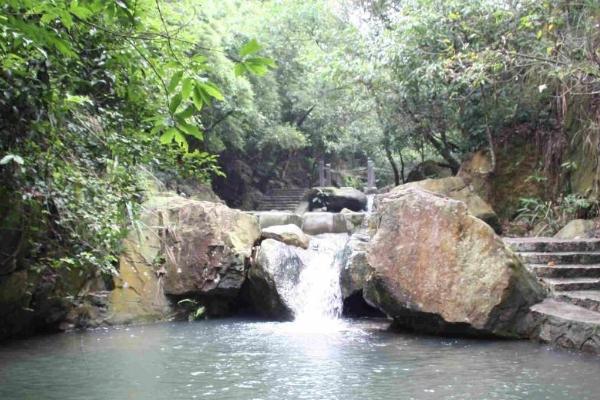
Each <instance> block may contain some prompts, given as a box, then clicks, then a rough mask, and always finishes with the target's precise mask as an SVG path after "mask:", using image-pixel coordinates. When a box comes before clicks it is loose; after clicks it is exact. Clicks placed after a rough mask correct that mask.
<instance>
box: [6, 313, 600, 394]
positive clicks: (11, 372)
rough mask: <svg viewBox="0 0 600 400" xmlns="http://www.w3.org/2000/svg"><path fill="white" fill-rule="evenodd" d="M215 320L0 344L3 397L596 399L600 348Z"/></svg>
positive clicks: (365, 325) (347, 325)
mask: <svg viewBox="0 0 600 400" xmlns="http://www.w3.org/2000/svg"><path fill="white" fill-rule="evenodd" d="M325 328H327V329H323V330H303V329H299V326H298V325H297V324H294V323H270V322H253V321H240V320H215V321H204V322H198V323H171V324H159V325H152V326H140V327H129V328H111V329H101V330H96V331H91V332H83V333H73V334H63V335H52V336H45V337H38V338H33V339H28V340H23V341H18V342H13V343H10V344H8V345H4V346H2V347H0V399H3V400H4V399H6V400H9V399H10V400H20V399H35V400H45V399H48V400H52V399H56V400H82V399H85V400H117V399H148V400H163V399H164V400H167V399H168V400H177V399H232V400H237V399H240V400H242V399H243V400H247V399H265V400H267V399H272V400H276V399H277V400H279V399H319V400H320V399H339V400H351V399H361V400H362V399H364V400H370V399H373V400H385V399H401V400H408V399H436V400H437V399H461V400H465V399H477V400H485V399H502V400H509V399H527V400H542V399H544V400H546V399H549V400H554V399H578V400H585V399H590V400H596V399H599V398H600V386H599V385H598V378H599V377H600V358H598V357H595V356H586V355H581V354H575V353H570V352H565V351H556V350H551V349H548V348H546V347H545V346H541V345H537V344H534V343H529V342H512V341H477V340H455V339H443V338H435V337H418V336H412V335H405V334H393V333H389V332H386V331H384V330H383V326H382V324H376V323H372V322H350V321H340V322H339V324H338V325H337V327H336V329H330V328H331V327H325Z"/></svg>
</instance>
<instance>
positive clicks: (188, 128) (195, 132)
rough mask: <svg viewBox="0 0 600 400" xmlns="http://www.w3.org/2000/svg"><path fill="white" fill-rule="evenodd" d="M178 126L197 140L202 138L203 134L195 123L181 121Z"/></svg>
mask: <svg viewBox="0 0 600 400" xmlns="http://www.w3.org/2000/svg"><path fill="white" fill-rule="evenodd" d="M178 126H179V129H181V130H182V131H183V132H185V133H186V134H188V135H190V136H193V137H195V138H196V139H198V140H203V139H204V135H203V134H202V131H200V129H199V128H198V127H197V126H196V125H192V124H188V123H185V122H181V123H180V124H179V125H178Z"/></svg>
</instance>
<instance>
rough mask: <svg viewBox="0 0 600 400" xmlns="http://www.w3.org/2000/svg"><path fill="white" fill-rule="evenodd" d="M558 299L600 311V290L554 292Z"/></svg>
mask: <svg viewBox="0 0 600 400" xmlns="http://www.w3.org/2000/svg"><path fill="white" fill-rule="evenodd" d="M554 297H555V298H556V299H558V300H561V301H564V302H568V303H571V304H574V305H576V306H579V307H583V308H587V309H588V310H590V311H596V312H600V290H577V291H573V292H554Z"/></svg>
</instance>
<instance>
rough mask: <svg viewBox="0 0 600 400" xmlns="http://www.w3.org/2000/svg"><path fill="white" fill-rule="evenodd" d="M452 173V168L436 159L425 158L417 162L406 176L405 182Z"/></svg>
mask: <svg viewBox="0 0 600 400" xmlns="http://www.w3.org/2000/svg"><path fill="white" fill-rule="evenodd" d="M452 175H454V174H453V173H452V169H450V168H449V167H446V166H444V165H442V164H440V163H438V162H436V161H433V160H426V161H423V162H422V163H420V164H417V165H416V166H415V167H414V168H413V169H412V170H411V171H410V172H409V173H408V176H407V177H406V182H417V181H422V180H423V179H436V178H447V177H449V176H452Z"/></svg>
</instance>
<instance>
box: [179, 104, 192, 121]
mask: <svg viewBox="0 0 600 400" xmlns="http://www.w3.org/2000/svg"><path fill="white" fill-rule="evenodd" d="M192 115H194V106H192V105H189V106H187V107H186V109H185V110H183V111H181V112H178V113H177V114H175V117H176V118H178V119H182V120H185V119H188V118H189V117H191V116H192Z"/></svg>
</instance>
